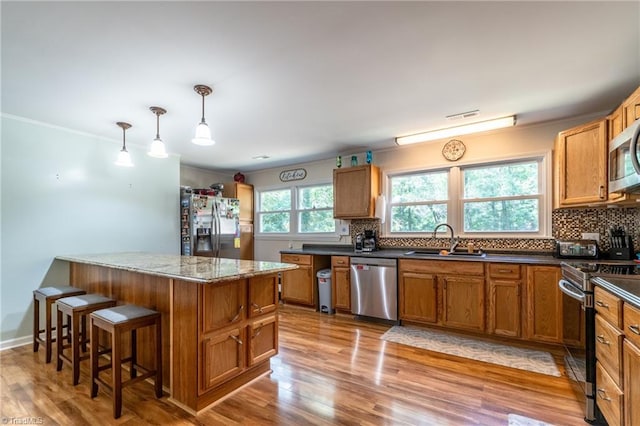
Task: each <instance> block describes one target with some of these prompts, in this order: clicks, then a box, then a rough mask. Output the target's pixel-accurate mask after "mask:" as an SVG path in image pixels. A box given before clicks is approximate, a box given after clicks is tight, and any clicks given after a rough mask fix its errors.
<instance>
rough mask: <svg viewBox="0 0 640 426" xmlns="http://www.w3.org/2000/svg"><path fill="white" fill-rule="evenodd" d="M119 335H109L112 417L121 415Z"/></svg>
mask: <svg viewBox="0 0 640 426" xmlns="http://www.w3.org/2000/svg"><path fill="white" fill-rule="evenodd" d="M120 337H121V336H120V334H118V333H116V332H113V333H111V378H112V385H111V390H112V392H113V417H114V418H116V419H117V418H118V417H120V415H121V414H122V361H121V359H122V352H121V351H122V346H121V344H120V340H121V338H120Z"/></svg>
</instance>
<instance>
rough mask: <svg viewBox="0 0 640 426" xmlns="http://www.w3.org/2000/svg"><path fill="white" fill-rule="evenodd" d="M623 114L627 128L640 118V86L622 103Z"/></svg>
mask: <svg viewBox="0 0 640 426" xmlns="http://www.w3.org/2000/svg"><path fill="white" fill-rule="evenodd" d="M622 115H623V120H624V121H623V125H624V128H625V129H626V128H627V127H629V126H630V125H631V123H633V122H634V121H636V120H637V119H639V118H640V87H638V88H637V89H636V91H635V92H633V93H632V94H631V96H629V97H628V98H627V100H626V101H624V102H623V103H622Z"/></svg>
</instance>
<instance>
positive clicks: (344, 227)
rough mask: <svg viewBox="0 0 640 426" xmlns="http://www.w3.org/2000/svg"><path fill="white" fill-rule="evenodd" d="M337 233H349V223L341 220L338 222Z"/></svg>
mask: <svg viewBox="0 0 640 426" xmlns="http://www.w3.org/2000/svg"><path fill="white" fill-rule="evenodd" d="M338 235H349V223H348V222H346V221H344V220H341V221H340V222H339V223H338Z"/></svg>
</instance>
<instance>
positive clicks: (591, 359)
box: [558, 260, 640, 424]
mask: <svg viewBox="0 0 640 426" xmlns="http://www.w3.org/2000/svg"><path fill="white" fill-rule="evenodd" d="M561 269H562V278H561V279H560V281H559V282H558V287H559V288H560V290H561V291H562V293H563V296H564V298H565V299H566V300H563V303H562V306H563V309H572V303H573V306H574V307H575V301H578V302H579V303H580V305H581V307H582V311H583V313H584V316H583V326H582V327H583V330H580V331H581V332H583V333H584V339H583V340H584V344H582V345H577V346H572V345H569V344H565V358H564V360H565V367H566V370H567V373H568V375H569V377H570V378H571V379H572V380H573V381H574V383H575V384H576V389H577V390H578V395H579V397H580V398H581V399H582V401H583V403H584V412H585V415H584V419H585V421H586V422H589V423H592V424H600V423H603V422H604V420H603V418H602V416H601V414H600V412H599V410H598V407H597V405H596V390H597V388H596V385H597V384H596V353H595V345H596V340H595V339H596V336H595V314H596V312H595V308H594V300H593V283H592V282H591V278H592V277H595V276H622V275H636V274H638V273H640V270H639V269H638V268H637V267H636V265H635V264H633V263H628V262H626V263H625V262H615V261H612V262H602V261H593V260H592V261H591V262H589V261H567V262H562V263H561ZM568 301H571V302H572V303H567V302H568ZM563 318H571V316H569V315H563ZM571 327H574V328H575V323H573V324H563V329H569V328H571ZM573 340H574V342H575V341H576V340H575V339H573ZM603 424H605V423H603Z"/></svg>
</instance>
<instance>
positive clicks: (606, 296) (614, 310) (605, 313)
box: [593, 287, 622, 328]
mask: <svg viewBox="0 0 640 426" xmlns="http://www.w3.org/2000/svg"><path fill="white" fill-rule="evenodd" d="M593 298H594V300H593V302H594V304H595V307H596V312H597V313H598V314H600V315H602V317H603V318H604V319H606V320H607V321H609V323H611V324H613V325H614V326H616V327H618V328H621V326H622V301H621V300H620V298H619V297H618V296H614V295H613V294H611V293H609V292H608V291H606V290H603V289H601V288H600V287H596V288H595V290H594V293H593Z"/></svg>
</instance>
